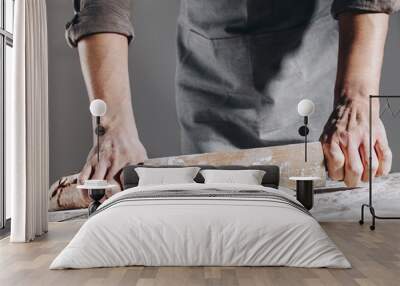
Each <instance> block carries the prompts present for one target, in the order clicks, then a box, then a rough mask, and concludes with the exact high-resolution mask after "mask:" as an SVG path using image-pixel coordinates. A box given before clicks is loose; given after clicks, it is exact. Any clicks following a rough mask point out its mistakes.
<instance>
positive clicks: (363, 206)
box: [359, 95, 400, 230]
mask: <svg viewBox="0 0 400 286" xmlns="http://www.w3.org/2000/svg"><path fill="white" fill-rule="evenodd" d="M374 98H386V99H387V101H388V100H389V98H400V95H391V96H390V95H370V96H369V158H368V160H369V170H368V172H369V173H368V177H369V186H368V189H369V201H368V204H362V206H361V219H360V221H359V223H360V224H361V225H362V224H364V208H366V207H367V208H369V211H370V213H371V216H372V224H371V225H370V227H369V228H370V229H371V230H375V220H376V219H400V216H379V215H377V214H376V212H375V208H374V206H373V201H372V169H371V166H372V148H373V146H372V99H374ZM388 108H389V110H391V108H390V104H389V101H388ZM385 110H386V109H384V111H385ZM381 114H383V112H382V113H381ZM392 115H393V116H395V115H396V114H394V113H393V112H392Z"/></svg>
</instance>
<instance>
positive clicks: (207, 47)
mask: <svg viewBox="0 0 400 286" xmlns="http://www.w3.org/2000/svg"><path fill="white" fill-rule="evenodd" d="M398 2H399V1H394V0H393V1H390V0H372V1H367V0H348V1H346V0H335V1H333V3H332V1H329V0H301V1H299V0H217V1H216V0H182V1H181V9H180V16H179V19H178V42H177V43H178V45H177V46H178V62H177V73H176V103H177V112H178V118H179V121H180V125H181V134H182V149H183V152H184V153H197V152H212V151H218V150H227V149H236V148H254V147H263V146H271V145H279V144H289V143H295V142H300V140H301V138H300V137H299V135H298V133H297V129H298V128H299V126H300V125H301V122H302V118H300V117H299V115H298V114H297V112H296V105H297V103H298V102H299V101H300V100H301V99H303V98H309V99H311V100H313V101H314V102H315V104H316V112H315V114H314V115H313V116H312V117H311V134H310V138H311V140H317V139H318V137H319V135H320V133H321V130H322V127H323V125H324V123H325V122H326V120H327V118H328V116H329V114H330V112H331V110H332V104H333V91H334V80H335V73H336V62H337V44H338V35H337V23H336V21H335V20H334V18H336V17H337V16H338V15H339V14H340V13H342V12H346V11H354V12H385V13H391V12H393V11H395V10H397V9H398V7H399V3H398ZM332 15H333V17H332ZM102 32H112V33H119V34H122V35H125V36H127V37H128V39H129V40H132V38H133V37H134V32H133V27H132V24H131V22H130V1H129V0H82V1H81V7H80V11H79V12H78V13H77V14H76V15H75V17H74V18H73V20H72V21H71V22H70V23H68V24H67V34H66V35H67V39H68V42H69V43H70V44H71V45H72V46H76V44H77V42H78V41H79V40H80V39H81V38H82V37H85V36H87V35H91V34H95V33H102Z"/></svg>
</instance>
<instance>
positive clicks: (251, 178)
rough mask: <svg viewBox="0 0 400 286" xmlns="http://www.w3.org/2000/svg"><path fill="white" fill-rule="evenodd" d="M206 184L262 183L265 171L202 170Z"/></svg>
mask: <svg viewBox="0 0 400 286" xmlns="http://www.w3.org/2000/svg"><path fill="white" fill-rule="evenodd" d="M200 173H201V174H202V175H203V177H204V183H205V184H214V183H216V184H221V183H223V184H245V185H261V183H262V179H263V177H264V175H265V171H262V170H202V171H201V172H200Z"/></svg>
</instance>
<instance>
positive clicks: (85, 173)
mask: <svg viewBox="0 0 400 286" xmlns="http://www.w3.org/2000/svg"><path fill="white" fill-rule="evenodd" d="M91 174H92V164H90V162H86V164H85V166H83V169H82V170H81V172H80V173H79V176H78V183H79V184H84V183H85V180H89V178H90V176H91Z"/></svg>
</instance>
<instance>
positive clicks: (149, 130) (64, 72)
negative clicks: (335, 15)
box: [47, 0, 400, 182]
mask: <svg viewBox="0 0 400 286" xmlns="http://www.w3.org/2000/svg"><path fill="white" fill-rule="evenodd" d="M71 2H72V1H71V0H48V1H47V12H48V33H49V97H50V102H49V105H50V106H49V108H50V180H51V182H53V181H54V180H56V179H58V178H59V177H61V176H63V175H67V174H73V173H76V172H79V171H80V168H81V167H82V166H83V164H84V162H85V160H86V156H87V153H88V151H89V149H90V147H91V144H92V138H91V121H90V114H89V111H88V106H89V102H88V99H87V96H86V90H85V86H84V82H83V79H82V75H81V70H80V66H79V60H78V54H77V51H76V50H74V49H71V48H69V47H67V45H66V42H65V39H64V26H65V23H66V22H67V21H68V20H69V19H70V18H71V17H72V15H73V14H72V4H71ZM134 2H135V4H134V9H133V11H134V12H133V19H134V25H135V32H136V41H135V43H134V44H133V45H130V58H129V67H130V75H131V84H132V90H133V105H134V111H135V116H136V120H137V125H138V128H139V133H140V137H141V139H142V141H143V143H144V145H145V146H146V148H147V151H148V155H149V156H150V157H158V156H168V155H176V154H179V153H180V148H179V127H178V122H177V118H176V110H175V98H174V73H175V58H176V57H175V50H176V46H175V38H176V19H177V14H178V7H179V0H168V1H163V0H135V1H134ZM381 90H382V93H383V94H396V93H397V94H400V15H395V16H393V17H392V18H391V21H390V33H389V37H388V41H387V45H386V56H385V63H384V68H383V78H382V89H381ZM394 104H395V105H397V106H398V108H400V100H399V103H398V104H396V103H394ZM384 119H385V118H384ZM399 120H400V119H399ZM385 121H386V120H385ZM398 122H400V121H398ZM398 124H399V123H397V124H396V122H395V121H390V120H388V121H387V129H388V133H389V139H390V141H391V143H392V144H391V146H392V149H393V150H394V151H395V153H397V154H399V155H400V144H399V143H400V135H399V131H398V130H399V129H398ZM395 158H396V157H395ZM397 158H400V157H397ZM394 167H395V169H396V170H399V169H400V162H399V163H397V164H396V165H395V166H394Z"/></svg>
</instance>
